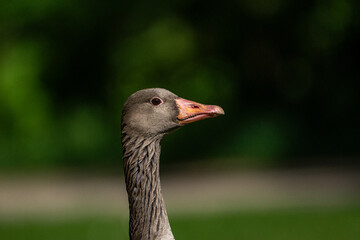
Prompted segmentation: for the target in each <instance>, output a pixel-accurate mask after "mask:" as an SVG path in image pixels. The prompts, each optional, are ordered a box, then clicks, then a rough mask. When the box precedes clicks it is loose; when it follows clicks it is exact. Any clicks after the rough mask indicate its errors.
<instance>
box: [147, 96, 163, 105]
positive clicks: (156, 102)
mask: <svg viewBox="0 0 360 240" xmlns="http://www.w3.org/2000/svg"><path fill="white" fill-rule="evenodd" d="M150 103H151V104H152V105H154V106H158V105H160V104H162V103H163V100H161V98H158V97H153V98H152V99H151V100H150Z"/></svg>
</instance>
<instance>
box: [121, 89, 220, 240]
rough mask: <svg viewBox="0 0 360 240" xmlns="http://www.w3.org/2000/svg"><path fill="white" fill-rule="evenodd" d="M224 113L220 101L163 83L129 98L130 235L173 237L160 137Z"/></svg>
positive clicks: (124, 132) (134, 238) (124, 133)
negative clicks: (205, 100) (183, 93)
mask: <svg viewBox="0 0 360 240" xmlns="http://www.w3.org/2000/svg"><path fill="white" fill-rule="evenodd" d="M223 114H224V110H223V109H222V108H221V107H219V106H216V105H205V104H200V103H197V102H194V101H190V100H186V99H183V98H180V97H178V96H177V95H175V94H174V93H172V92H170V91H168V90H166V89H163V88H149V89H143V90H140V91H137V92H135V93H133V94H132V95H131V96H130V97H129V98H128V99H127V101H126V102H125V104H124V107H123V110H122V120H121V140H122V147H123V161H124V173H125V183H126V191H127V194H128V201H129V236H130V240H145V239H146V240H174V236H173V233H172V231H171V228H170V223H169V219H168V215H167V212H166V207H165V202H164V199H163V195H162V192H161V185H160V174H159V161H160V151H161V146H160V142H161V140H162V138H163V137H164V136H165V135H167V134H169V133H171V132H173V131H174V130H176V129H178V128H180V127H182V126H184V125H186V124H188V123H192V122H196V121H199V120H202V119H206V118H211V117H216V116H219V115H223Z"/></svg>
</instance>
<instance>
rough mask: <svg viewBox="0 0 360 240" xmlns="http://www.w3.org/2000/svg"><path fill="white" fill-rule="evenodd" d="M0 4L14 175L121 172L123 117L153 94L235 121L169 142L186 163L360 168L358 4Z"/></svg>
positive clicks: (274, 0)
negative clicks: (157, 90)
mask: <svg viewBox="0 0 360 240" xmlns="http://www.w3.org/2000/svg"><path fill="white" fill-rule="evenodd" d="M0 5H1V8H0V36H1V37H0V167H1V168H38V167H59V166H80V167H83V166H94V167H109V166H113V165H114V164H120V162H121V161H120V159H121V147H120V145H121V144H120V115H121V107H122V104H123V103H124V102H125V100H126V98H127V97H128V96H129V95H130V94H131V93H133V92H135V91H137V90H139V89H142V88H147V87H163V88H167V89H169V90H171V91H173V92H174V93H176V94H178V95H180V96H182V97H184V98H188V99H192V100H195V101H199V102H204V103H213V104H218V105H221V106H223V107H224V109H225V112H226V114H227V115H226V116H225V117H222V118H218V119H216V120H211V121H210V120H208V121H204V122H201V124H200V123H197V124H194V126H189V127H188V128H187V130H182V131H178V132H177V134H175V135H176V136H175V135H174V136H171V137H170V136H169V137H168V139H167V140H165V142H164V145H165V147H164V148H163V149H164V155H165V156H166V157H167V158H170V157H171V158H172V159H173V160H174V161H190V160H192V159H196V158H208V157H232V158H236V159H239V158H240V159H242V158H246V159H256V161H255V162H257V163H258V164H266V165H270V166H271V165H293V164H312V163H310V160H309V161H308V162H306V160H305V162H304V161H303V160H292V161H291V162H289V161H287V162H285V161H284V160H283V159H285V158H287V159H311V161H313V159H320V160H319V161H321V159H336V158H337V159H340V162H341V163H345V164H356V160H354V157H355V158H356V157H357V156H359V147H358V146H359V141H358V133H359V132H360V127H359V126H360V125H359V120H360V119H359V116H358V114H357V113H358V109H359V105H360V104H359V102H360V101H359V81H358V80H359V79H360V78H359V77H360V76H359V75H360V74H359V67H358V64H357V63H358V62H359V44H358V43H359V40H360V35H359V34H360V30H359V23H360V21H359V15H358V14H357V12H358V11H359V10H360V6H359V5H360V4H359V3H358V1H355V0H329V1H321V0H315V1H300V0H298V1H291V2H287V1H284V0H271V1H260V0H256V1H254V0H244V1H225V2H222V3H219V2H211V1H210V2H206V3H203V2H201V1H198V0H191V1H175V2H167V1H160V0H158V1H151V2H147V1H140V0H135V1H127V2H123V1H115V0H109V1H96V0H90V1H82V0H80V1H67V0H65V1H49V0H41V1H39V0H37V1H34V0H33V1H29V0H19V1H15V2H14V1H13V2H11V1H4V0H1V1H0ZM179 144H181V149H189V150H190V151H191V153H192V155H191V156H189V154H188V151H187V152H184V151H181V149H180V148H179ZM175 152H176V153H175ZM329 156H330V157H331V158H328V157H329ZM309 157H311V158H309ZM343 157H348V158H343ZM251 161H252V160H251ZM332 161H333V160H327V161H326V162H324V163H321V164H331V163H332ZM249 164H251V163H249Z"/></svg>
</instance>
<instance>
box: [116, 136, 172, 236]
mask: <svg viewBox="0 0 360 240" xmlns="http://www.w3.org/2000/svg"><path fill="white" fill-rule="evenodd" d="M160 140H161V139H160V138H141V137H132V138H130V137H128V136H126V135H123V139H122V144H123V150H124V154H123V159H124V170H125V181H126V190H127V193H128V200H129V213H130V219H129V233H130V239H131V240H140V239H141V240H143V239H174V237H173V235H172V233H171V228H170V224H169V220H168V216H167V212H166V207H165V203H164V199H163V196H162V192H161V185H160V174H159V161H160V151H161V147H160Z"/></svg>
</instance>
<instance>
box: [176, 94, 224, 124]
mask: <svg viewBox="0 0 360 240" xmlns="http://www.w3.org/2000/svg"><path fill="white" fill-rule="evenodd" d="M175 101H176V104H177V106H178V108H179V115H178V116H177V119H178V121H179V123H181V124H187V123H192V122H196V121H199V120H202V119H206V118H212V117H217V116H219V115H224V114H225V112H224V110H223V109H222V108H221V107H219V106H216V105H205V104H201V103H197V102H193V101H190V100H186V99H183V98H177V99H176V100H175Z"/></svg>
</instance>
